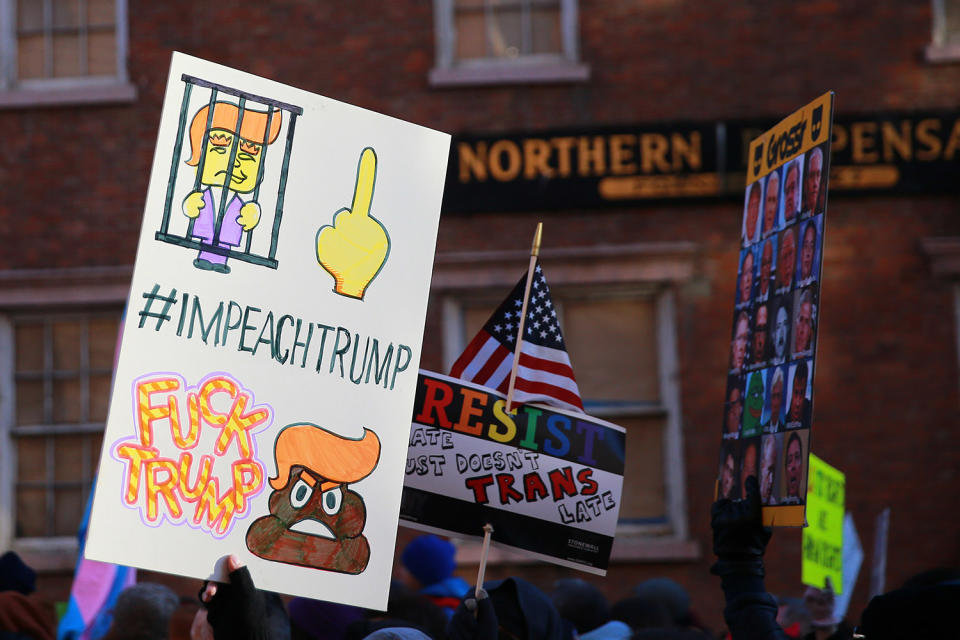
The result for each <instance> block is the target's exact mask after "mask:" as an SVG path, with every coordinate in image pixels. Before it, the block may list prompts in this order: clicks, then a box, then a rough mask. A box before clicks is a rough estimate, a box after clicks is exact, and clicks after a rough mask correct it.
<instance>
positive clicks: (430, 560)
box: [401, 535, 457, 587]
mask: <svg viewBox="0 0 960 640" xmlns="http://www.w3.org/2000/svg"><path fill="white" fill-rule="evenodd" d="M456 553H457V549H456V547H454V546H453V543H452V542H450V541H449V540H444V539H443V538H438V537H437V536H434V535H426V536H420V537H419V538H415V539H414V540H413V541H412V542H410V544H408V545H407V548H406V549H404V550H403V556H402V558H401V560H402V562H403V566H404V567H406V569H407V571H409V572H410V573H412V574H413V577H414V578H416V579H417V580H418V581H419V582H420V584H422V585H423V586H425V587H429V586H430V585H432V584H436V583H437V582H440V581H441V580H445V579H447V578H449V577H450V576H451V575H453V569H454V568H455V567H456V560H455V556H456Z"/></svg>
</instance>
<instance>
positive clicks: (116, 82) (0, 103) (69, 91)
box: [0, 0, 137, 108]
mask: <svg viewBox="0 0 960 640" xmlns="http://www.w3.org/2000/svg"><path fill="white" fill-rule="evenodd" d="M34 1H36V2H43V1H46V0H34ZM113 2H114V10H115V16H114V20H115V23H114V24H115V27H114V28H115V39H116V42H115V46H116V62H117V68H116V72H115V73H114V74H111V75H100V76H77V77H69V78H42V79H37V78H34V79H29V80H20V79H19V78H18V77H17V73H18V71H17V70H18V68H19V67H18V61H17V0H0V60H2V66H0V108H22V107H29V106H47V105H50V106H53V105H65V104H89V103H117V102H132V101H133V100H135V99H136V97H137V91H136V87H134V86H133V85H132V84H131V83H130V81H129V78H128V75H127V50H128V49H127V47H128V41H127V38H128V24H127V0H113Z"/></svg>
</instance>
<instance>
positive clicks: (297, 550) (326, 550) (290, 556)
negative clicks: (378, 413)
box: [246, 423, 380, 574]
mask: <svg viewBox="0 0 960 640" xmlns="http://www.w3.org/2000/svg"><path fill="white" fill-rule="evenodd" d="M274 453H275V457H276V462H277V475H276V476H275V477H273V478H270V486H271V487H273V489H274V491H273V493H272V494H271V495H270V501H269V507H270V515H267V516H264V517H262V518H259V519H257V520H256V521H254V522H253V524H251V525H250V528H249V529H248V530H247V539H246V542H247V548H248V549H249V550H250V551H251V552H252V553H254V554H256V555H258V556H260V557H261V558H264V559H266V560H273V561H276V562H284V563H287V564H294V565H300V566H303V567H312V568H316V569H325V570H327V571H337V572H339V573H349V574H358V573H362V572H363V570H364V569H366V568H367V562H368V561H369V559H370V544H369V543H368V542H367V539H366V537H365V536H364V535H363V527H364V525H365V524H366V520H367V510H366V507H365V506H364V504H363V498H362V497H361V496H360V495H359V494H358V493H356V492H355V491H352V490H350V489H349V488H348V485H349V484H350V483H354V482H358V481H360V480H362V479H363V478H365V477H367V476H368V475H370V474H371V473H372V472H373V470H374V469H375V468H376V467H377V462H378V461H379V459H380V439H379V438H378V437H377V434H376V433H374V432H373V431H371V430H370V429H364V430H363V437H362V438H359V439H351V438H344V437H342V436H339V435H337V434H335V433H331V432H330V431H327V430H326V429H323V428H321V427H318V426H317V425H314V424H309V423H303V424H293V425H290V426H287V427H285V428H284V429H283V430H282V431H281V432H280V433H279V435H278V436H277V440H276V443H275V445H274Z"/></svg>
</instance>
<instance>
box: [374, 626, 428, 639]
mask: <svg viewBox="0 0 960 640" xmlns="http://www.w3.org/2000/svg"><path fill="white" fill-rule="evenodd" d="M364 640H434V639H433V638H431V637H430V636H428V635H427V634H426V633H424V632H423V631H421V630H419V629H415V628H413V627H383V628H380V629H377V630H376V631H373V632H371V633H370V635H368V636H367V637H366V638H364Z"/></svg>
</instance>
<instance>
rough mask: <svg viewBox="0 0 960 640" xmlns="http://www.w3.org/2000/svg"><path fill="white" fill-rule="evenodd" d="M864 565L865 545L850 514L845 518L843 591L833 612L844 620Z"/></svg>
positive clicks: (838, 596)
mask: <svg viewBox="0 0 960 640" xmlns="http://www.w3.org/2000/svg"><path fill="white" fill-rule="evenodd" d="M862 564H863V545H862V544H860V536H859V535H857V527H856V526H854V524H853V516H852V515H850V512H847V514H846V515H845V516H844V518H843V591H842V592H841V593H839V594H837V598H836V601H835V602H834V605H833V612H834V613H835V614H836V615H837V617H838V618H840V619H843V618H844V617H845V616H846V615H847V609H848V608H849V607H850V598H852V597H853V588H854V586H856V584H857V576H859V575H860V566H861V565H862Z"/></svg>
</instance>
